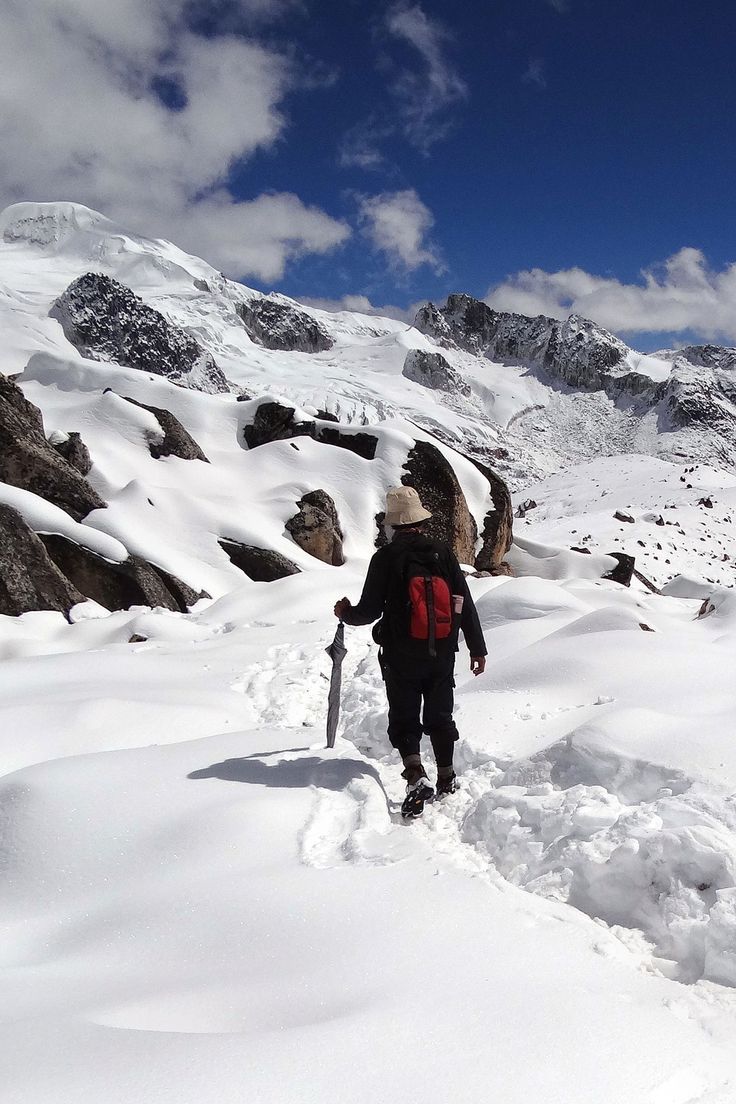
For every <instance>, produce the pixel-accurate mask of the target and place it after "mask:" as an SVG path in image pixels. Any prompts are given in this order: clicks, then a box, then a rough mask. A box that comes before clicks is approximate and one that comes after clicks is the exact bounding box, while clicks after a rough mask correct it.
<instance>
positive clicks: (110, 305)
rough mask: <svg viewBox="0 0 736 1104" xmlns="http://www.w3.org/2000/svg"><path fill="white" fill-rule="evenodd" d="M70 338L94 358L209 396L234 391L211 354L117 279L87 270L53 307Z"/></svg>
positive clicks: (84, 352)
mask: <svg viewBox="0 0 736 1104" xmlns="http://www.w3.org/2000/svg"><path fill="white" fill-rule="evenodd" d="M50 313H51V316H52V317H53V318H56V319H58V321H59V322H60V323H61V326H62V328H63V330H64V335H65V337H66V338H67V340H69V341H70V342H71V343H72V345H74V346H75V347H76V348H77V349H79V350H80V352H81V353H83V355H84V356H85V357H87V358H88V359H90V360H108V361H112V362H114V363H116V364H121V365H123V366H125V367H128V368H137V369H139V370H140V371H142V372H151V373H152V374H153V375H157V376H165V377H166V378H167V379H169V380H171V381H172V382H173V383H178V384H180V385H181V386H183V387H192V388H194V389H195V390H197V391H204V392H206V393H207V394H219V393H222V392H226V391H229V389H230V388H229V386H228V382H227V380H226V379H225V376H224V375H223V373H222V371H221V370H220V368H218V366H217V364H215V361H214V359H213V358H212V356H211V355H210V354H209V353H206V352H205V351H204V349H203V348H202V347H201V346H200V345H199V343H198V342H197V341H195V339H194V338H193V337H192V336H191V335H190V334H188V333H186V331H185V330H183V329H182V328H181V327H179V326H175V325H173V324H172V323H171V322H169V321H167V319H166V318H164V316H163V315H162V314H161V313H160V312H159V311H157V310H154V309H153V307H149V306H147V305H146V304H145V303H144V302H143V300H142V299H139V297H138V296H137V295H135V294H134V292H132V291H131V290H130V288H128V287H125V285H124V284H121V283H119V282H118V281H117V280H113V279H111V278H110V277H109V276H104V275H102V274H101V273H99V272H87V273H86V274H85V275H84V276H80V277H79V278H78V279H76V280H74V281H73V282H72V283H71V284H70V285H69V287H68V288H67V289H66V291H64V292H63V293H62V294H61V295H60V296H59V298H58V299H57V300H56V302H55V303H54V305H53V307H52V308H51V312H50Z"/></svg>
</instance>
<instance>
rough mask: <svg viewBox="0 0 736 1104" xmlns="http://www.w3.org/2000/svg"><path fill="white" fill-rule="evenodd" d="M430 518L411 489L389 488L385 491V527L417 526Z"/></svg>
mask: <svg viewBox="0 0 736 1104" xmlns="http://www.w3.org/2000/svg"><path fill="white" fill-rule="evenodd" d="M431 516H432V515H431V514H430V513H428V512H427V511H426V510H425V509H424V507H423V506H422V502H421V499H420V498H419V495H418V494H417V492H416V491H415V490H414V488H413V487H389V489H388V490H387V491H386V518H385V521H386V524H387V525H392V526H394V527H395V526H398V525H417V524H418V523H419V522H420V521H426V520H427V519H428V518H431Z"/></svg>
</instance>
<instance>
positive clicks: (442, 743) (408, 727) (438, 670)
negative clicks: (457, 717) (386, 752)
mask: <svg viewBox="0 0 736 1104" xmlns="http://www.w3.org/2000/svg"><path fill="white" fill-rule="evenodd" d="M454 666H455V657H454V655H453V656H452V659H451V662H449V663H448V662H447V661H446V660H445V661H440V662H435V663H434V664H433V665H432V666H427V667H426V669H425V670H423V671H421V672H419V671H418V672H412V673H411V674H404V673H403V672H402V671H400V670H397V669H396V668H395V667H391V666H390V665H388V664H387V665H386V666H385V667H384V681H385V683H386V696H387V697H388V738H389V740H390V741H391V744H392V746H393V747H395V748H396V749H397V751H398V752H399V754H400V755H401V758H402V759H405V758H406V757H407V755H418V754H419V743H420V741H421V738H422V732H426V734H427V736H429V738H430V740H431V741H432V749H433V751H434V755H435V759H436V760H437V766H438V767H451V766H452V753H453V747H454V743H455V740H457V738H458V731H457V728H456V727H455V722H454V721H453V719H452V710H453V706H454V695H453V689H454V686H455V680H454V678H453V670H454ZM422 704H423V706H424V708H423V709H422ZM420 717H421V720H420Z"/></svg>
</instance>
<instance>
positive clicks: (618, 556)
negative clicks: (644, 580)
mask: <svg viewBox="0 0 736 1104" xmlns="http://www.w3.org/2000/svg"><path fill="white" fill-rule="evenodd" d="M608 555H609V556H613V558H614V559H615V560H618V563H617V565H616V567H614V568H612V569H611V570H610V571H607V572H606V573H605V575H604V576H603V578H604V579H610V580H611V582H613V583H621V585H622V586H629V585H630V584H631V578H632V576H633V574H634V564H635V562H636V561H635V559H634V557H633V556H629V555H628V554H627V553H626V552H609V553H608Z"/></svg>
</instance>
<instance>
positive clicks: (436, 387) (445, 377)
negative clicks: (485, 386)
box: [401, 349, 470, 396]
mask: <svg viewBox="0 0 736 1104" xmlns="http://www.w3.org/2000/svg"><path fill="white" fill-rule="evenodd" d="M401 374H402V376H405V377H406V379H410V380H413V381H414V383H421V384H422V386H423V387H429V388H431V389H432V390H433V391H448V392H450V393H451V394H459V395H465V396H468V395H469V394H470V384H469V383H468V382H467V380H464V379H463V377H462V376H461V375H460V373H459V372H456V371H455V369H454V368H453V367H452V365H451V364H449V363H448V361H447V360H446V359H445V357H443V356H442V353H428V352H426V351H425V350H424V349H410V350H409V352H408V353H407V354H406V359H405V361H404V367H403V369H402V372H401Z"/></svg>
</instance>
